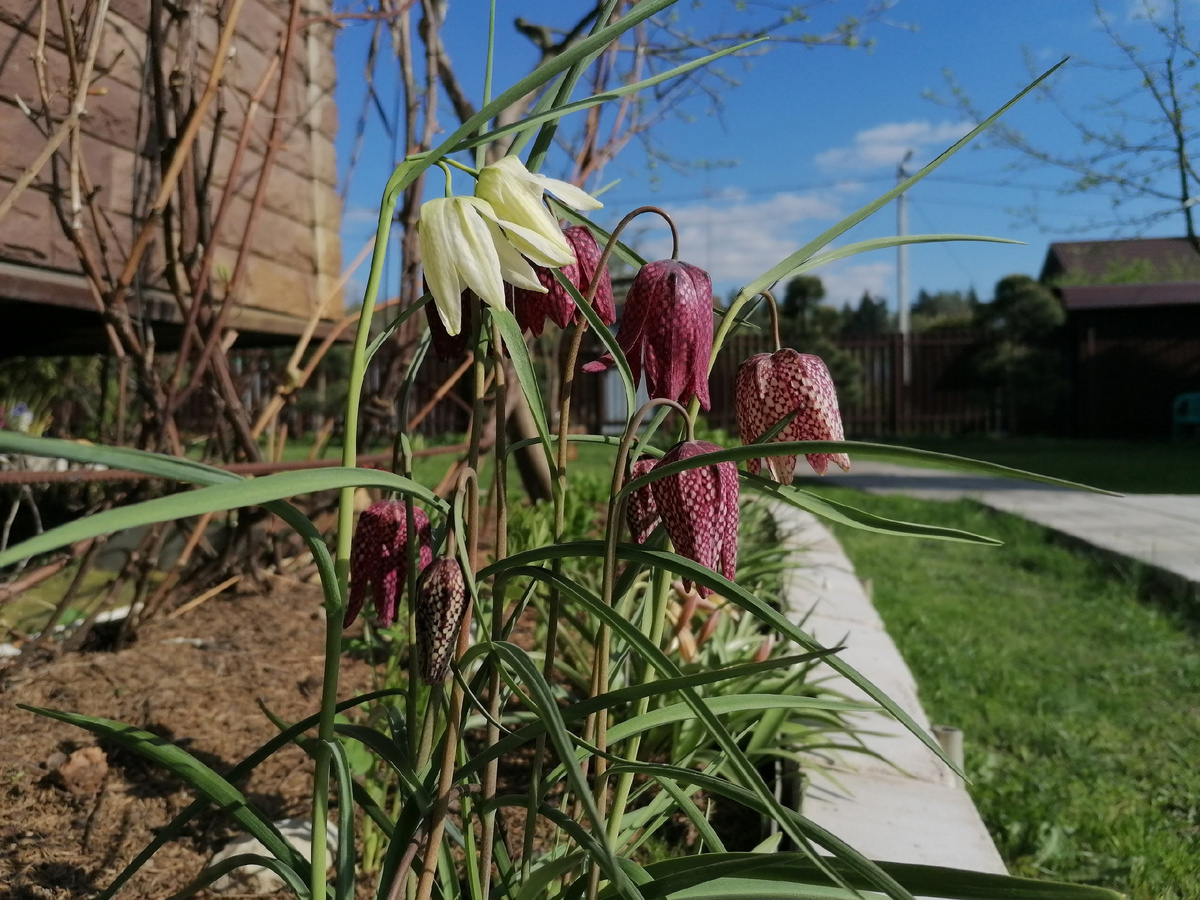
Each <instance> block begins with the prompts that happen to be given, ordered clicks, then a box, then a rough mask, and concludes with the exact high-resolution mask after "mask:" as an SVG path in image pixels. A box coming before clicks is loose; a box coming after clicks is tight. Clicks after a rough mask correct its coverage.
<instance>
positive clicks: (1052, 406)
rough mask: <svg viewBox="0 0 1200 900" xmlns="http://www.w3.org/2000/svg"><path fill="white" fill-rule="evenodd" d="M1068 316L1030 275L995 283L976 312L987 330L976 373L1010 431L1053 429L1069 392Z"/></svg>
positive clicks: (1048, 292) (984, 333) (976, 364)
mask: <svg viewBox="0 0 1200 900" xmlns="http://www.w3.org/2000/svg"><path fill="white" fill-rule="evenodd" d="M1065 318H1066V314H1065V313H1064V311H1063V308H1062V305H1061V304H1060V303H1059V301H1058V299H1057V298H1056V297H1055V296H1054V294H1052V293H1051V292H1050V290H1049V288H1047V287H1046V286H1045V285H1042V284H1039V283H1038V282H1037V281H1035V280H1034V279H1032V278H1030V277H1029V276H1028V275H1008V276H1006V277H1004V278H1001V279H1000V280H999V281H998V282H996V289H995V295H994V297H993V299H992V301H991V302H990V303H985V304H982V305H980V306H979V307H978V309H977V312H976V317H975V320H976V324H977V327H978V328H979V329H980V331H981V332H982V335H983V336H982V340H981V344H980V347H979V351H978V352H977V354H976V357H975V369H976V373H977V375H978V377H979V379H980V382H981V384H982V385H983V386H984V387H987V388H990V389H991V390H992V391H994V392H995V395H996V396H997V399H998V401H999V403H1000V405H1001V408H1002V409H1003V411H1004V419H1005V427H1006V430H1007V431H1009V432H1010V433H1018V432H1024V433H1028V432H1037V431H1054V430H1056V428H1057V426H1058V424H1059V423H1060V422H1061V421H1062V412H1063V405H1064V403H1065V401H1066V399H1067V395H1068V393H1069V381H1068V379H1067V377H1066V372H1065V359H1064V354H1063V352H1062V347H1061V330H1062V325H1063V322H1064V321H1065Z"/></svg>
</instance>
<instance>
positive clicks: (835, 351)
mask: <svg viewBox="0 0 1200 900" xmlns="http://www.w3.org/2000/svg"><path fill="white" fill-rule="evenodd" d="M824 297H825V285H824V283H822V281H821V279H820V278H818V277H817V276H815V275H797V276H796V277H795V278H793V279H792V280H791V281H789V282H788V283H787V286H786V287H785V288H784V292H783V303H782V304H781V305H780V310H779V336H780V339H781V340H782V342H783V346H785V347H792V348H794V349H796V350H799V351H800V352H801V353H811V354H813V355H814V356H819V357H821V359H823V360H825V365H827V366H829V374H830V375H832V376H833V383H834V385H835V386H836V387H837V391H838V400H839V402H840V403H841V406H842V408H843V409H845V408H848V407H852V406H855V405H856V404H857V403H858V402H859V400H860V399H861V398H862V366H860V365H859V363H858V360H856V359H855V358H854V356H853V354H851V353H849V352H848V351H847V350H845V349H843V348H842V347H840V346H838V343H837V339H838V337H839V335H840V334H841V331H842V326H843V324H844V321H845V319H844V316H843V313H842V311H841V310H838V309H835V308H834V307H832V306H829V305H828V304H824V303H822V302H821V300H823V299H824Z"/></svg>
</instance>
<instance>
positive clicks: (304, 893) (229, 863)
mask: <svg viewBox="0 0 1200 900" xmlns="http://www.w3.org/2000/svg"><path fill="white" fill-rule="evenodd" d="M243 866H262V867H263V868H264V869H270V870H271V871H272V872H274V873H275V874H276V875H278V876H279V878H280V880H281V881H282V882H283V883H284V884H286V885H287V886H288V887H289V888H291V890H292V892H293V893H294V894H295V895H296V896H297V897H300V898H301V900H304V898H307V897H311V896H312V892H311V891H310V890H309V889H308V885H307V884H306V883H305V882H303V881H302V880H301V879H300V876H298V875H297V874H296V873H295V872H293V871H292V870H291V868H289V867H288V866H285V865H284V864H283V863H281V862H280V861H279V860H277V859H275V858H273V857H270V856H262V855H261V854H258V853H239V854H237V855H236V856H229V857H226V858H225V859H223V860H221V861H220V862H216V863H213V864H212V865H210V866H209V867H208V868H206V869H205V870H204V871H203V872H201V873H200V874H199V875H197V876H196V877H195V878H194V879H193V880H192V881H190V882H189V883H188V885H187V886H186V887H184V888H182V889H181V890H179V891H177V892H176V893H174V894H172V895H171V896H170V898H169V900H187V898H188V897H194V896H196V894H198V893H200V892H201V891H202V890H204V889H205V888H206V887H208V886H209V885H210V884H212V883H213V882H214V881H216V880H217V879H218V878H221V877H222V876H223V875H228V874H229V873H230V872H232V871H234V870H235V869H240V868H242V867H243Z"/></svg>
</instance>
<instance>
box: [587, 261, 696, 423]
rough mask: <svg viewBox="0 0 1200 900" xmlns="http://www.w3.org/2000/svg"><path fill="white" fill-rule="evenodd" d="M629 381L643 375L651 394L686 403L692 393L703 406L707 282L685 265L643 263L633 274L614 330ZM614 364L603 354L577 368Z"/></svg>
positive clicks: (594, 368) (593, 369)
mask: <svg viewBox="0 0 1200 900" xmlns="http://www.w3.org/2000/svg"><path fill="white" fill-rule="evenodd" d="M617 343H618V344H620V345H621V350H622V351H624V353H625V356H626V357H627V358H628V359H629V367H630V369H632V370H633V380H634V382H635V383H636V382H640V381H641V378H642V372H643V371H645V373H646V389H647V390H648V391H649V393H650V396H651V397H665V398H666V399H668V400H675V401H678V402H679V403H687V402H688V401H689V400H690V399H691V398H692V395H693V394H694V395H695V396H697V397H698V398H699V399H700V406H701V407H702V408H703V409H706V410H707V409H708V408H709V406H710V402H709V398H708V359H709V357H710V356H711V355H712V343H713V309H712V281H711V279H709V277H708V273H707V272H705V271H704V270H703V269H701V268H699V267H697V266H693V265H691V264H690V263H685V262H678V261H676V260H672V259H663V260H659V261H658V262H652V263H646V265H644V266H642V268H641V270H640V271H639V272H638V273H637V277H636V278H634V280H633V284H632V285H630V287H629V295H628V296H627V297H626V299H625V312H624V314H623V315H622V316H621V326H620V328H618V329H617ZM613 365H614V361H613V358H612V356H611V355H610V354H608V353H606V354H604V356H602V357H600V359H598V360H596V361H595V362H590V363H588V364H587V365H586V366H584V367H583V371H585V372H603V371H604V370H605V369H608V368H610V367H611V366H613Z"/></svg>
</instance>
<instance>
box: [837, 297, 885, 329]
mask: <svg viewBox="0 0 1200 900" xmlns="http://www.w3.org/2000/svg"><path fill="white" fill-rule="evenodd" d="M842 319H843V321H842V334H844V335H846V336H848V337H850V336H859V335H867V334H887V333H888V332H890V331H894V330H895V321H894V320H893V318H892V315H891V313H889V312H888V308H887V301H886V300H884V299H883V298H882V297H878V298H876V297H872V296H871V292H870V291H863V295H862V297H860V298H859V300H858V306H857V307H856V308H854V309H849V308H847V309H846V311H845V312H844V314H843V316H842Z"/></svg>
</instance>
